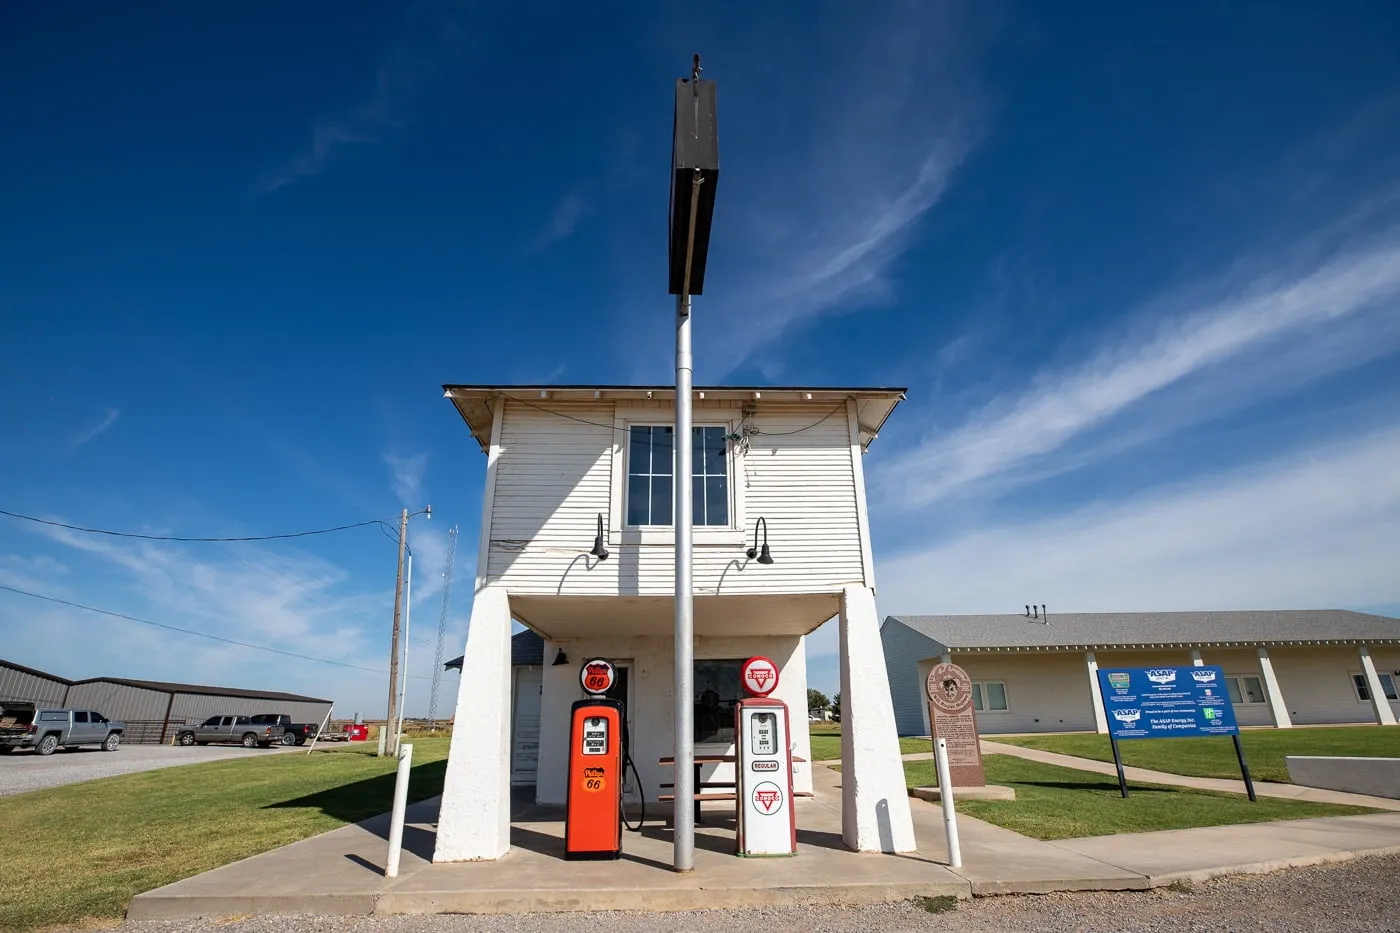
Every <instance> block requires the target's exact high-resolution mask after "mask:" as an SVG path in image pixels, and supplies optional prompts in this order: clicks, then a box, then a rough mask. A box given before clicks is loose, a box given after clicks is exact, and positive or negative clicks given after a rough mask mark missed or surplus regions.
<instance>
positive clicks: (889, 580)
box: [878, 427, 1400, 615]
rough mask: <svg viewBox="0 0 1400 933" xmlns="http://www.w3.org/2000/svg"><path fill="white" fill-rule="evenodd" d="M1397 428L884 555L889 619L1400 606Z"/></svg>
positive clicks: (883, 597) (883, 598)
mask: <svg viewBox="0 0 1400 933" xmlns="http://www.w3.org/2000/svg"><path fill="white" fill-rule="evenodd" d="M1397 462H1400V429H1398V428H1395V427H1391V428H1387V429H1383V430H1381V431H1379V432H1376V433H1372V434H1369V435H1366V436H1364V437H1362V438H1361V439H1359V440H1356V441H1351V442H1347V443H1343V444H1339V445H1335V446H1330V447H1324V448H1310V449H1306V450H1304V451H1303V452H1301V453H1299V454H1295V455H1292V456H1290V457H1287V458H1281V459H1279V460H1277V461H1275V462H1272V463H1269V464H1265V465H1263V466H1256V467H1253V468H1250V469H1247V470H1243V471H1240V472H1236V473H1232V474H1228V475H1224V476H1219V477H1213V478H1211V479H1209V480H1206V481H1203V482H1197V483H1189V484H1182V485H1179V486H1175V487H1173V488H1168V489H1164V490H1159V491H1155V492H1152V493H1148V494H1144V495H1141V496H1136V497H1133V498H1129V499H1126V500H1123V501H1120V502H1117V503H1113V504H1110V505H1099V506H1093V507H1087V508H1083V509H1079V510H1076V511H1073V512H1070V513H1069V514H1066V515H1062V516H1059V517H1055V518H1051V519H1046V520H1043V521H1035V522H1028V523H1005V524H999V525H996V526H993V527H986V528H983V529H980V530H978V531H976V532H974V533H972V534H968V535H965V536H962V537H959V538H957V539H954V540H952V541H949V542H947V543H945V544H942V545H939V546H937V547H933V548H927V549H922V550H917V551H911V552H907V553H904V554H899V555H896V556H893V557H888V558H884V559H883V560H882V561H881V563H880V565H879V581H878V582H879V586H880V597H879V598H880V609H881V611H882V612H884V613H900V612H908V613H944V612H947V613H958V612H1015V611H1018V610H1019V608H1020V607H1021V605H1022V604H1024V603H1027V602H1032V601H1039V602H1044V603H1046V604H1047V605H1048V606H1049V607H1050V610H1051V613H1052V615H1053V613H1054V611H1055V610H1056V608H1059V609H1060V610H1061V611H1065V612H1071V611H1123V610H1130V609H1131V610H1174V609H1180V610H1184V609H1235V608H1239V609H1244V608H1281V609H1282V608H1320V607H1338V606H1340V607H1349V606H1351V607H1355V606H1372V605H1384V604H1387V603H1389V604H1394V603H1397V602H1400V575H1397V574H1396V573H1395V556H1396V555H1397V554H1400V470H1397V469H1396V468H1395V464H1396V463H1397Z"/></svg>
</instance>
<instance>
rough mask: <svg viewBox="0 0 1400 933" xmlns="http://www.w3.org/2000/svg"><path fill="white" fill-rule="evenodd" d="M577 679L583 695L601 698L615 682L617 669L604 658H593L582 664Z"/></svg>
mask: <svg viewBox="0 0 1400 933" xmlns="http://www.w3.org/2000/svg"><path fill="white" fill-rule="evenodd" d="M578 679H579V683H581V684H583V689H584V692H585V693H590V694H592V695H593V696H602V695H603V694H604V693H607V692H608V691H609V690H611V689H612V685H613V684H614V683H616V682H617V668H615V667H613V663H612V662H611V661H609V660H607V659H606V658H593V659H592V660H589V661H584V662H583V667H582V668H581V669H580V670H579V673H578Z"/></svg>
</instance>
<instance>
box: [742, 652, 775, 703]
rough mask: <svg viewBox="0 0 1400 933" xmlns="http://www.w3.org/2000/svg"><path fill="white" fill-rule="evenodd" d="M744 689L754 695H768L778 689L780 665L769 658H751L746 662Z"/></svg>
mask: <svg viewBox="0 0 1400 933" xmlns="http://www.w3.org/2000/svg"><path fill="white" fill-rule="evenodd" d="M742 679H743V682H744V689H745V690H747V691H749V693H752V694H753V695H754V696H759V697H766V696H767V695H768V694H770V693H772V692H773V691H774V690H777V689H778V665H776V664H774V663H773V662H772V661H770V660H769V659H767V658H764V657H758V658H749V659H748V660H747V661H745V662H744V670H743V675H742Z"/></svg>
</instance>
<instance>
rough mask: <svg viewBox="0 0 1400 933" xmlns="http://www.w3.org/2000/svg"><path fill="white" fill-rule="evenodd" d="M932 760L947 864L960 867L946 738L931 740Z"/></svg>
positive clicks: (960, 855)
mask: <svg viewBox="0 0 1400 933" xmlns="http://www.w3.org/2000/svg"><path fill="white" fill-rule="evenodd" d="M933 760H934V764H935V766H936V767H937V769H938V799H939V800H941V801H942V802H943V829H944V831H945V832H946V833H947V834H948V865H949V866H950V867H952V868H962V846H960V845H959V844H958V815H957V813H956V812H954V810H953V779H952V778H951V777H950V776H949V774H948V740H947V739H934V740H933Z"/></svg>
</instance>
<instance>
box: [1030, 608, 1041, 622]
mask: <svg viewBox="0 0 1400 933" xmlns="http://www.w3.org/2000/svg"><path fill="white" fill-rule="evenodd" d="M1031 618H1032V619H1039V618H1040V607H1039V606H1031Z"/></svg>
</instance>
